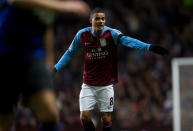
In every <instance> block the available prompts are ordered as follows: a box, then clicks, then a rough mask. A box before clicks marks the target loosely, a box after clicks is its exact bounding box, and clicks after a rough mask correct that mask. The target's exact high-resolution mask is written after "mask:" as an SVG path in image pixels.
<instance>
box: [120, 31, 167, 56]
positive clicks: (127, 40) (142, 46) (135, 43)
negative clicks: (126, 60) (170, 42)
mask: <svg viewBox="0 0 193 131" xmlns="http://www.w3.org/2000/svg"><path fill="white" fill-rule="evenodd" d="M118 38H119V41H120V43H121V44H122V45H124V46H127V47H131V48H135V49H138V50H145V51H152V52H154V53H156V54H160V55H167V54H168V53H169V51H168V50H167V49H166V48H164V47H162V46H159V45H154V44H148V43H145V42H142V41H140V40H137V39H134V38H131V37H129V36H124V35H123V34H120V35H119V36H118Z"/></svg>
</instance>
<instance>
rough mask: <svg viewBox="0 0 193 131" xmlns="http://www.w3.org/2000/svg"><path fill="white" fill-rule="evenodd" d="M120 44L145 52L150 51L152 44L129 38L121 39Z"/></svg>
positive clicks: (123, 37)
mask: <svg viewBox="0 0 193 131" xmlns="http://www.w3.org/2000/svg"><path fill="white" fill-rule="evenodd" d="M120 43H121V44H122V45H124V46H126V47H131V48H135V49H138V50H145V51H148V50H149V47H150V46H151V44H147V43H144V42H142V41H140V40H137V39H134V38H131V37H129V36H122V37H121V38H120Z"/></svg>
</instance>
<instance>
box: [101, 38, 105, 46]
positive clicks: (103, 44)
mask: <svg viewBox="0 0 193 131" xmlns="http://www.w3.org/2000/svg"><path fill="white" fill-rule="evenodd" d="M100 44H101V46H102V47H104V46H106V45H107V42H106V39H105V38H103V39H100Z"/></svg>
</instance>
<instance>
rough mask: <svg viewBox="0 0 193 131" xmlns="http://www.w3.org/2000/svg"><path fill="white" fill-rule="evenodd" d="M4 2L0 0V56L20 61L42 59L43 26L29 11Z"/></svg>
mask: <svg viewBox="0 0 193 131" xmlns="http://www.w3.org/2000/svg"><path fill="white" fill-rule="evenodd" d="M4 1H5V0H0V3H1V6H0V55H3V56H4V55H5V56H14V57H17V58H18V59H21V60H28V59H30V58H34V57H35V58H36V57H44V55H45V51H44V33H45V25H44V24H43V23H41V22H40V20H39V18H38V17H37V16H36V15H34V13H33V12H32V11H31V10H27V9H22V8H18V7H14V6H9V5H6V3H5V2H4ZM3 3H5V4H3Z"/></svg>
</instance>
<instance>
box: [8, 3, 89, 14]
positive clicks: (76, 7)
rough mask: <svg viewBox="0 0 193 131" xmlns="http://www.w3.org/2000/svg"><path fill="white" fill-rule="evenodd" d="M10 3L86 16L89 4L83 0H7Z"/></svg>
mask: <svg viewBox="0 0 193 131" xmlns="http://www.w3.org/2000/svg"><path fill="white" fill-rule="evenodd" d="M7 3H8V4H10V5H16V6H21V7H25V8H34V7H40V8H46V9H50V10H54V11H59V12H63V13H72V14H75V15H78V16H83V17H84V16H88V15H89V12H90V8H89V6H88V5H87V4H86V3H85V2H83V1H60V0H7Z"/></svg>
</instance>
